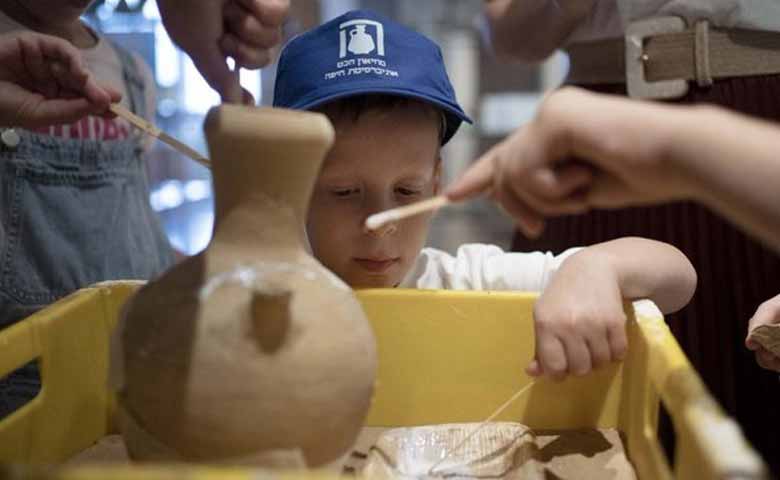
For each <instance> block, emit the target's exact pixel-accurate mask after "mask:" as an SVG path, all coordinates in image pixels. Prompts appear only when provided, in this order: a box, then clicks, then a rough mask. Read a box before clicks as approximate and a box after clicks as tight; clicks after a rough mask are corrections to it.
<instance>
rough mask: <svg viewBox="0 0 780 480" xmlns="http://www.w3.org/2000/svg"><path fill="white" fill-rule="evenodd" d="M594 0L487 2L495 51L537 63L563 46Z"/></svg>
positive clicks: (490, 0) (505, 0)
mask: <svg viewBox="0 0 780 480" xmlns="http://www.w3.org/2000/svg"><path fill="white" fill-rule="evenodd" d="M593 4H594V1H593V0H558V1H554V0H522V1H520V0H485V15H486V17H487V19H488V21H489V23H490V32H491V39H492V43H493V49H494V51H495V52H496V54H497V55H499V56H506V57H510V58H514V59H519V60H524V61H529V62H536V61H542V60H544V59H545V58H547V57H548V56H550V54H552V53H553V52H554V51H555V50H556V49H557V48H559V47H561V45H562V44H563V42H564V41H565V40H566V38H568V36H569V35H570V34H571V32H573V31H574V29H575V28H576V27H577V25H579V24H580V22H582V20H583V18H585V17H586V16H587V15H588V13H589V12H590V10H591V9H592V7H593Z"/></svg>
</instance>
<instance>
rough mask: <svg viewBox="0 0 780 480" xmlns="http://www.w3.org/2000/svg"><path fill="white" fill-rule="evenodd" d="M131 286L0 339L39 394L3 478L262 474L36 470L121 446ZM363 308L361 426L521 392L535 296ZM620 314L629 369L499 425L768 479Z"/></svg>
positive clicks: (694, 470)
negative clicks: (373, 366)
mask: <svg viewBox="0 0 780 480" xmlns="http://www.w3.org/2000/svg"><path fill="white" fill-rule="evenodd" d="M139 285H140V283H137V282H110V283H103V284H99V285H96V286H94V287H92V288H87V289H84V290H81V291H79V292H76V293H74V294H73V295H71V296H69V297H67V298H65V299H63V300H61V301H59V302H57V303H56V304H54V305H52V306H51V307H49V308H47V309H45V310H43V311H41V312H39V313H38V314H36V315H33V316H31V317H30V318H28V319H26V320H25V321H23V322H20V323H19V324H17V325H14V326H12V327H10V328H8V329H6V330H5V331H2V332H0V376H3V375H6V374H7V373H9V372H11V371H13V370H15V369H16V368H18V367H20V366H21V365H23V364H25V363H26V362H28V361H30V360H32V359H36V358H37V359H39V362H40V367H41V376H42V382H43V387H42V389H41V392H40V394H39V395H38V396H37V397H36V398H35V399H34V400H33V401H32V402H30V403H29V404H27V405H25V406H24V407H22V408H21V409H19V410H18V411H16V412H14V413H13V414H12V415H11V416H9V417H8V418H6V419H5V420H3V421H2V422H0V478H2V477H3V476H4V475H3V474H5V476H6V477H7V478H19V479H32V478H36V479H41V478H46V479H52V480H98V479H101V480H139V479H153V480H169V479H171V480H172V479H180V478H186V479H189V480H249V479H257V478H258V471H256V470H251V469H236V468H220V467H181V466H160V465H157V466H122V467H118V466H115V467H111V466H79V467H61V468H54V469H51V468H44V467H42V466H41V465H47V464H48V465H51V464H57V463H59V462H62V461H64V460H66V459H68V458H70V457H71V456H73V455H74V454H76V453H78V452H80V451H82V450H84V449H86V448H88V447H89V446H91V445H92V444H93V443H94V442H95V441H97V440H98V439H100V438H101V437H103V436H104V435H106V434H109V433H114V432H115V426H114V424H113V422H112V418H113V412H114V404H113V398H112V396H111V394H110V393H109V391H108V390H107V388H106V385H107V372H108V365H107V362H108V349H109V337H110V331H111V329H112V327H113V326H114V325H115V324H116V321H117V315H118V313H119V311H120V307H121V305H122V304H123V303H124V301H125V300H126V299H127V297H128V296H129V295H131V294H132V293H133V291H134V290H135V289H136V288H138V286H139ZM358 296H359V298H360V301H361V302H362V304H363V306H364V308H365V310H366V313H367V315H368V318H369V319H370V321H371V323H372V325H373V327H374V330H375V332H376V336H377V340H378V345H379V372H378V382H377V389H376V395H375V400H374V403H373V406H372V409H371V411H370V413H369V416H368V420H367V426H384V427H387V426H413V425H423V424H436V423H452V422H476V421H480V420H482V419H484V418H486V417H487V416H488V415H489V414H490V413H491V412H492V411H493V410H494V409H495V408H496V407H497V406H498V405H500V404H502V403H503V402H504V401H505V400H506V399H507V398H508V397H510V396H511V395H512V394H513V393H514V392H515V391H517V390H518V389H519V388H520V387H521V386H523V385H525V384H526V383H527V382H528V381H529V378H528V377H527V376H526V375H525V373H524V371H523V370H524V367H525V365H526V364H527V363H528V361H529V360H530V358H531V355H532V353H533V320H532V307H533V302H534V301H535V298H536V296H535V295H532V294H517V293H494V292H454V291H413V290H366V291H362V292H359V294H358ZM626 311H627V313H628V314H629V317H630V321H629V326H628V333H629V345H630V347H629V354H628V356H627V358H626V360H625V362H624V363H622V364H620V365H613V366H610V367H609V368H606V369H604V370H600V371H599V372H597V373H595V374H591V375H588V376H586V377H581V378H570V379H567V380H566V381H564V382H561V383H555V382H550V381H540V382H537V383H536V384H535V385H534V386H533V387H532V388H531V389H530V391H529V392H528V393H527V394H526V395H524V396H523V397H522V398H521V399H519V400H518V401H517V402H516V403H515V404H514V405H513V406H512V407H511V408H509V409H508V410H507V411H506V412H505V413H504V414H503V415H502V416H501V417H500V418H499V419H498V420H509V421H518V422H522V423H524V424H527V425H529V426H530V427H532V428H545V429H558V428H579V427H593V428H610V427H614V428H618V429H619V430H620V431H622V432H623V434H624V438H625V447H626V450H627V453H628V456H629V459H630V460H631V462H632V463H633V465H634V467H635V469H636V471H637V474H638V475H639V477H640V478H641V479H666V478H686V479H687V478H690V479H693V478H696V479H702V478H729V477H730V476H732V475H740V477H739V478H765V477H766V473H765V467H764V466H763V464H762V462H761V460H760V459H759V457H758V456H757V455H756V454H755V453H754V452H753V450H752V449H751V448H750V446H749V445H748V444H747V443H746V441H745V440H744V438H743V436H742V434H741V432H740V430H739V428H738V426H737V425H736V424H735V423H734V422H733V421H732V420H731V419H729V418H728V417H727V416H725V415H724V414H723V412H722V410H721V409H720V407H719V406H718V405H717V404H716V402H715V401H714V400H713V399H712V397H711V396H710V395H709V393H708V392H707V390H706V388H705V387H704V385H703V384H702V382H701V380H700V378H699V376H698V375H697V374H696V372H695V370H694V369H693V368H692V367H691V365H690V363H689V362H688V360H687V359H686V358H685V355H684V354H683V353H682V351H681V350H680V347H679V346H678V344H677V342H676V341H675V340H674V338H673V337H672V335H671V334H670V332H669V329H668V328H667V326H666V324H665V323H664V320H663V317H661V316H660V315H658V316H653V315H650V316H647V315H645V316H642V315H637V316H635V315H634V311H633V308H631V306H630V305H628V306H627V310H626ZM454 399H457V401H455V400H454ZM660 402H663V404H664V405H665V407H666V409H667V410H668V411H669V413H670V416H671V418H672V421H673V424H674V427H675V432H676V437H677V441H676V452H675V458H676V462H675V465H674V466H673V467H670V466H669V463H668V462H667V460H666V457H665V455H664V453H663V450H662V448H661V446H660V443H659V440H658V436H657V429H656V425H657V420H658V412H659V405H660ZM274 476H275V477H276V476H277V475H276V474H274ZM280 477H281V478H289V479H304V478H314V477H317V474H315V473H311V474H306V473H290V474H285V475H281V476H280ZM261 478H264V477H261ZM317 478H320V477H317Z"/></svg>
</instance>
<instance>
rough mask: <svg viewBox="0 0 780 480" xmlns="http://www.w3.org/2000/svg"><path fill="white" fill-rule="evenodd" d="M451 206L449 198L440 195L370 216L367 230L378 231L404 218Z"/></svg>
mask: <svg viewBox="0 0 780 480" xmlns="http://www.w3.org/2000/svg"><path fill="white" fill-rule="evenodd" d="M449 204H450V200H449V199H448V198H447V197H445V196H444V195H439V196H438V197H433V198H429V199H427V200H423V201H421V202H417V203H413V204H411V205H406V206H403V207H398V208H392V209H390V210H385V211H384V212H379V213H375V214H373V215H370V216H369V217H368V218H367V219H366V228H367V229H369V230H378V229H379V228H381V227H382V226H383V225H385V224H387V223H390V222H395V221H398V220H403V219H404V218H407V217H411V216H413V215H419V214H420V213H425V212H429V211H431V210H436V209H437V208H441V207H443V206H445V205H449Z"/></svg>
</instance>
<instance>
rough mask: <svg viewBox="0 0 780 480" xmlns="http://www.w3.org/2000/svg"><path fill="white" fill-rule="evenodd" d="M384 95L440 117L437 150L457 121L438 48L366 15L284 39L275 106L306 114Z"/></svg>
mask: <svg viewBox="0 0 780 480" xmlns="http://www.w3.org/2000/svg"><path fill="white" fill-rule="evenodd" d="M367 94H385V95H398V96H403V97H410V98H415V99H418V100H421V101H424V102H427V103H429V104H432V105H433V106H435V107H438V108H439V109H440V110H441V111H442V113H443V114H444V116H445V120H446V126H445V131H444V135H443V137H442V145H443V144H445V143H447V141H449V139H450V138H452V136H453V135H455V132H456V131H457V130H458V128H459V127H460V124H461V122H463V121H466V122H468V123H471V119H470V118H469V117H468V116H467V115H466V114H465V113H464V112H463V109H461V108H460V105H458V101H457V100H456V98H455V91H454V90H453V88H452V85H451V84H450V79H449V77H447V70H446V68H445V67H444V60H443V58H442V55H441V50H440V49H439V46H438V45H436V44H435V43H434V42H433V41H431V40H430V39H428V38H427V37H425V36H424V35H421V34H419V33H417V32H415V31H414V30H412V29H410V28H407V27H405V26H403V25H401V24H399V23H397V22H394V21H392V20H390V19H387V18H385V17H383V16H381V15H378V14H376V13H374V12H372V11H369V10H353V11H350V12H348V13H345V14H344V15H341V16H339V17H336V18H334V19H333V20H331V21H329V22H327V23H324V24H322V25H320V26H319V27H317V28H315V29H313V30H310V31H308V32H306V33H303V34H301V35H298V36H297V37H295V38H293V39H292V40H290V42H289V43H287V45H286V46H285V47H284V50H282V54H281V56H280V57H279V66H278V68H277V73H276V85H275V87H274V103H273V105H274V106H275V107H283V108H292V109H296V110H309V109H312V108H315V107H317V106H320V105H323V104H325V103H328V102H332V101H334V100H338V99H341V98H346V97H351V96H356V95H367Z"/></svg>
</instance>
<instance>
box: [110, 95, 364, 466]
mask: <svg viewBox="0 0 780 480" xmlns="http://www.w3.org/2000/svg"><path fill="white" fill-rule="evenodd" d="M205 130H206V135H207V138H208V143H209V150H210V153H211V159H212V170H213V182H214V194H215V210H216V213H215V224H214V235H213V239H212V241H211V243H210V244H209V246H208V248H206V250H205V251H203V252H202V253H201V254H199V255H197V256H195V257H191V258H189V259H187V260H185V261H183V262H181V263H180V264H178V265H176V266H174V267H173V268H171V269H170V270H169V271H167V272H166V273H165V274H164V275H162V276H161V277H160V278H159V279H157V280H155V281H153V282H150V283H148V284H147V285H146V286H144V287H143V288H142V289H141V290H140V291H139V292H138V293H137V294H136V295H135V296H134V297H133V298H132V299H131V300H130V301H129V302H128V305H127V306H126V308H125V314H124V316H123V318H122V319H121V322H120V326H119V328H118V329H117V333H116V336H115V339H114V342H113V353H112V355H113V362H112V363H113V364H112V378H113V383H114V385H115V388H117V390H118V402H119V408H120V412H121V414H122V415H121V416H122V418H123V421H122V423H123V430H124V432H123V433H124V435H125V440H126V442H127V445H128V449H129V451H130V455H131V457H133V458H135V459H138V460H184V461H199V462H230V461H234V460H235V461H237V462H241V463H259V464H264V463H268V464H271V465H273V464H275V463H276V461H275V460H274V459H273V458H274V452H282V453H284V452H296V451H297V452H299V453H300V454H302V455H303V458H304V459H305V463H306V464H307V465H308V466H310V467H312V466H318V465H322V464H324V463H326V462H329V461H332V460H334V459H336V458H338V457H339V456H340V455H342V454H343V453H345V452H346V451H347V450H348V449H349V447H350V446H351V445H352V443H353V441H354V440H355V438H356V437H357V434H358V433H359V431H360V428H361V426H362V424H363V420H364V417H365V415H366V413H367V411H368V408H369V403H370V399H371V396H372V392H373V385H374V378H375V373H376V345H375V340H374V337H373V333H372V330H371V327H370V325H369V324H368V322H367V320H366V318H365V316H364V313H363V311H362V309H361V307H360V304H359V303H358V302H357V300H356V299H355V297H354V295H353V293H352V291H351V290H350V289H349V287H348V286H347V285H345V284H344V283H343V282H342V281H341V280H339V279H338V278H337V277H335V276H334V275H333V274H331V273H330V272H329V271H328V270H326V269H325V268H324V267H323V266H322V265H321V264H320V263H319V262H317V261H316V260H315V259H314V258H313V257H312V256H311V255H309V253H307V251H306V248H305V245H306V243H305V242H306V240H305V234H304V230H303V225H304V215H305V214H306V209H307V206H308V202H309V198H310V196H311V190H312V187H313V184H314V181H315V179H316V175H317V174H318V172H319V167H320V164H321V162H322V159H323V157H324V155H325V153H326V152H327V150H328V148H330V146H331V144H332V142H333V136H334V133H333V128H332V127H331V125H330V123H329V122H328V120H327V119H326V117H324V116H322V115H320V114H314V113H307V112H294V111H288V110H280V109H262V108H251V107H241V106H221V107H219V108H215V109H213V110H212V111H211V112H210V113H209V115H208V117H207V119H206V125H205ZM282 463H285V462H282Z"/></svg>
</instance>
